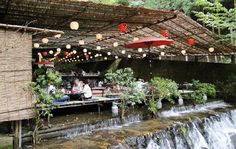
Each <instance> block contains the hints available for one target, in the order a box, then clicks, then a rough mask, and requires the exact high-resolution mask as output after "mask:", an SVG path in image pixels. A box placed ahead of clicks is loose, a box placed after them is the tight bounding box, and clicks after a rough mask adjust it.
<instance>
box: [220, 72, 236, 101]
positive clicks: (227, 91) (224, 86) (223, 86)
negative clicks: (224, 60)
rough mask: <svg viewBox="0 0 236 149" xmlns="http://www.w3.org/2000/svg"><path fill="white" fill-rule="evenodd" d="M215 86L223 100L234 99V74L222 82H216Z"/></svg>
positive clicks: (235, 97) (235, 83)
mask: <svg viewBox="0 0 236 149" xmlns="http://www.w3.org/2000/svg"><path fill="white" fill-rule="evenodd" d="M217 87H218V89H219V91H220V93H221V94H222V96H223V98H224V99H225V100H232V101H233V100H235V99H236V94H235V93H236V76H231V77H229V79H227V80H226V81H223V82H217Z"/></svg>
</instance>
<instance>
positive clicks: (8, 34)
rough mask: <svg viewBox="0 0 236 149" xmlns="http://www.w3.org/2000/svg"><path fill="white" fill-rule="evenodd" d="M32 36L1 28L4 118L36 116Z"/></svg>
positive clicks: (1, 117) (0, 92)
mask: <svg viewBox="0 0 236 149" xmlns="http://www.w3.org/2000/svg"><path fill="white" fill-rule="evenodd" d="M31 59H32V36H31V34H28V33H22V32H17V31H8V30H0V102H1V104H0V122H3V121H12V120H21V119H29V118H32V117H33V114H34V113H33V110H32V98H31V94H30V92H29V89H28V86H29V83H30V82H31V79H32V78H31V77H32V66H31V65H32V64H31Z"/></svg>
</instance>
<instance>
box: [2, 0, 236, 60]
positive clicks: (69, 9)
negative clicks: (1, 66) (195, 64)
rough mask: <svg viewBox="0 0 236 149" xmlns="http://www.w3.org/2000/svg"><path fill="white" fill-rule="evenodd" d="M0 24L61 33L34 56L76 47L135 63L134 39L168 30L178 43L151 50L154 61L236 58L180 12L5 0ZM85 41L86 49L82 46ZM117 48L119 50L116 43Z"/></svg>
mask: <svg viewBox="0 0 236 149" xmlns="http://www.w3.org/2000/svg"><path fill="white" fill-rule="evenodd" d="M71 21H77V22H79V29H78V30H71V29H70V26H69V24H70V22H71ZM0 22H1V23H6V24H16V25H27V26H30V27H38V28H47V29H53V30H61V31H63V32H64V34H63V35H62V37H61V38H60V39H55V38H53V37H49V38H48V39H49V43H48V44H41V47H40V48H38V49H34V50H35V51H45V50H46V51H48V50H49V49H54V50H55V49H56V48H58V47H60V48H62V50H66V48H65V47H66V45H67V44H70V45H72V49H71V51H72V50H73V49H76V50H78V51H79V50H82V49H83V48H86V49H88V50H91V51H95V52H97V51H96V50H95V49H96V47H97V46H101V51H102V52H104V53H106V52H108V51H110V52H111V55H118V56H124V55H123V54H121V51H122V50H126V55H127V54H132V56H134V57H137V58H139V57H142V54H143V53H144V52H145V51H144V52H141V53H140V52H138V51H137V49H125V48H124V47H123V45H124V44H126V43H128V42H131V41H133V39H134V38H135V37H138V38H142V37H148V36H156V37H161V31H163V30H168V38H171V39H173V40H174V44H172V45H168V46H166V47H165V48H164V49H161V48H160V47H153V48H152V50H151V53H152V54H153V56H154V57H155V56H158V55H160V52H162V51H164V52H165V53H166V55H167V56H168V55H169V56H179V55H182V54H181V50H186V52H187V55H193V56H201V55H214V54H234V53H235V51H236V49H235V47H232V46H229V45H226V44H222V43H218V42H217V36H216V34H215V33H213V32H211V31H209V30H208V29H207V28H205V27H203V26H202V25H200V24H199V23H197V22H196V21H194V20H192V19H191V18H190V17H187V16H186V15H184V14H183V13H181V12H178V11H163V10H151V9H145V8H131V7H126V6H119V5H118V6H113V5H104V4H97V3H91V2H81V1H76V0H57V1H54V0H11V1H8V0H5V1H4V0H2V1H0ZM123 22H125V23H127V24H128V27H129V28H128V30H127V32H125V33H121V32H120V31H119V28H118V25H119V24H120V23H123ZM97 33H100V34H102V35H103V38H102V40H97V39H96V36H95V35H96V34H97ZM43 37H45V36H43V35H42V34H35V35H34V38H33V41H34V42H37V43H41V39H42V38H43ZM189 38H193V39H194V40H195V45H194V46H190V45H188V39H189ZM81 39H82V40H84V41H85V45H83V46H80V45H79V44H78V42H79V40H81ZM114 42H118V43H119V46H118V47H113V43H114ZM210 47H213V48H214V49H215V51H214V52H213V53H210V52H209V51H208V49H209V48H210Z"/></svg>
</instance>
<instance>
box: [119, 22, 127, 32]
mask: <svg viewBox="0 0 236 149" xmlns="http://www.w3.org/2000/svg"><path fill="white" fill-rule="evenodd" d="M119 29H120V32H122V33H124V32H126V31H127V30H128V24H126V23H121V24H120V25H119Z"/></svg>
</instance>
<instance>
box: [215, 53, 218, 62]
mask: <svg viewBox="0 0 236 149" xmlns="http://www.w3.org/2000/svg"><path fill="white" fill-rule="evenodd" d="M215 62H216V63H218V59H217V55H215Z"/></svg>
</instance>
